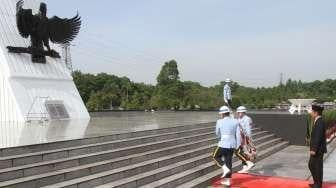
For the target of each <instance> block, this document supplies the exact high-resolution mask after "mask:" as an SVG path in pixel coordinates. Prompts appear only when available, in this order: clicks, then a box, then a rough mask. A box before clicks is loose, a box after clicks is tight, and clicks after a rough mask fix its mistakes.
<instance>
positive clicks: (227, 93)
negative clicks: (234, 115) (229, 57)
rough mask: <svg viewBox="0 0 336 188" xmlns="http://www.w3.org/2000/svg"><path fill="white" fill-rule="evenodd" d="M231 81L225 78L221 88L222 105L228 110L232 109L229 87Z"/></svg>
mask: <svg viewBox="0 0 336 188" xmlns="http://www.w3.org/2000/svg"><path fill="white" fill-rule="evenodd" d="M230 83H231V79H229V78H227V79H226V80H225V85H224V88H223V97H224V103H225V105H226V106H228V107H229V108H232V96H231V87H230Z"/></svg>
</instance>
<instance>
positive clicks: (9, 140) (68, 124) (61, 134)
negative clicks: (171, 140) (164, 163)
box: [0, 112, 218, 148]
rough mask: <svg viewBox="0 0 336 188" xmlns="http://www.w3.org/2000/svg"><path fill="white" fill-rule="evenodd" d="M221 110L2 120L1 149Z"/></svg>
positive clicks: (177, 121) (176, 121)
mask: <svg viewBox="0 0 336 188" xmlns="http://www.w3.org/2000/svg"><path fill="white" fill-rule="evenodd" d="M217 118H218V113H217V112H155V113H151V112H113V113H112V112H111V113H109V114H107V116H105V117H94V118H91V120H80V121H79V120H73V121H51V122H46V123H30V124H25V123H17V122H8V123H7V122H0V148H6V147H14V146H21V145H29V144H39V143H46V142H52V141H60V140H70V139H78V138H85V137H91V136H98V135H107V134H118V133H123V132H131V131H141V130H150V129H158V128H166V127H173V126H179V125H190V124H195V123H207V122H215V121H216V119H217Z"/></svg>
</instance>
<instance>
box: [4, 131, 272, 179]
mask: <svg viewBox="0 0 336 188" xmlns="http://www.w3.org/2000/svg"><path fill="white" fill-rule="evenodd" d="M267 133H268V132H266V131H260V132H256V133H253V138H258V137H260V136H263V135H265V134H267ZM202 135H203V136H204V135H208V137H211V138H212V139H210V140H211V141H212V142H215V139H214V138H213V136H211V133H210V134H206V133H205V134H202ZM195 136H196V137H197V136H198V135H193V136H192V137H186V138H193V137H195ZM208 137H207V138H208ZM198 138H200V137H198ZM180 139H182V140H183V139H184V138H180ZM152 144H154V143H152ZM200 144H202V143H200ZM184 145H185V144H184V142H183V144H182V145H176V146H175V145H174V146H172V147H171V148H172V149H170V148H167V149H162V148H160V147H159V149H156V150H155V148H151V150H150V151H149V152H147V153H149V154H151V155H153V154H154V153H155V152H157V154H156V155H158V154H159V155H163V154H164V153H163V152H166V153H167V152H178V149H179V150H181V148H182V149H185V148H183V147H184ZM145 146H148V144H146V145H145ZM138 148H139V146H137V147H127V148H123V149H118V150H107V151H103V152H97V153H92V154H87V155H79V156H75V157H69V158H62V159H57V160H51V161H44V162H38V163H33V164H28V165H22V166H18V167H12V168H6V169H1V170H0V181H7V180H10V179H17V178H21V177H26V176H31V175H37V174H40V173H47V172H51V171H55V170H61V169H64V168H69V167H75V166H79V165H83V164H89V163H94V162H97V161H101V160H105V159H112V158H115V155H116V154H115V153H116V152H117V153H120V152H123V153H125V151H124V150H126V151H129V153H128V155H126V157H119V158H117V159H115V161H116V162H119V163H120V164H125V163H130V161H132V162H133V161H139V159H141V157H142V158H144V157H143V156H142V155H141V154H140V155H139V154H133V153H134V152H132V151H130V150H133V151H135V150H134V149H138ZM163 148H165V147H163ZM153 149H154V151H153ZM138 150H141V149H138ZM141 151H143V150H141ZM142 153H143V152H142ZM119 155H120V154H119ZM132 155H135V156H136V157H137V158H134V159H132V160H131V158H129V157H127V156H132ZM143 155H145V156H146V155H147V154H146V153H143Z"/></svg>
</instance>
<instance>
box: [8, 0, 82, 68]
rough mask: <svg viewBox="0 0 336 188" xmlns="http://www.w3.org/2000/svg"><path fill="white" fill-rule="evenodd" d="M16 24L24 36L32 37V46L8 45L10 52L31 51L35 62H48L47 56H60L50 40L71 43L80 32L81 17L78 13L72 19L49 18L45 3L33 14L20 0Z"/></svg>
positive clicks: (58, 42)
mask: <svg viewBox="0 0 336 188" xmlns="http://www.w3.org/2000/svg"><path fill="white" fill-rule="evenodd" d="M16 24H17V28H18V30H19V33H20V35H21V36H22V37H24V38H28V37H30V41H31V46H30V47H28V48H25V47H12V46H7V48H8V50H9V52H13V53H29V54H31V55H32V61H33V62H34V63H46V58H45V56H50V57H53V58H60V55H59V53H57V52H56V51H55V50H53V49H51V48H50V46H49V40H50V41H51V42H53V43H57V44H63V45H66V44H69V43H70V42H71V41H72V40H73V39H74V38H75V37H76V36H77V34H78V32H79V29H80V26H81V18H80V17H79V15H78V13H77V15H76V16H75V17H73V18H71V19H67V18H59V17H57V16H54V17H52V18H48V17H47V4H45V3H41V4H40V9H39V13H37V14H35V15H33V13H32V9H24V8H23V0H20V1H18V2H17V3H16ZM44 46H45V47H46V48H47V51H45V50H44Z"/></svg>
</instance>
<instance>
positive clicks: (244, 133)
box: [235, 106, 254, 173]
mask: <svg viewBox="0 0 336 188" xmlns="http://www.w3.org/2000/svg"><path fill="white" fill-rule="evenodd" d="M246 112H247V109H246V107H245V106H240V107H238V108H237V113H238V122H239V128H240V132H241V137H240V144H241V145H240V146H239V147H238V149H236V151H235V155H236V156H237V157H238V158H239V159H240V160H241V161H242V163H243V169H242V170H240V171H238V173H248V171H249V170H250V169H251V168H253V167H254V163H253V162H251V161H250V158H249V155H247V154H246V153H245V151H244V149H243V148H244V145H246V144H248V143H247V142H252V119H251V118H250V117H249V116H247V115H246Z"/></svg>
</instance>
